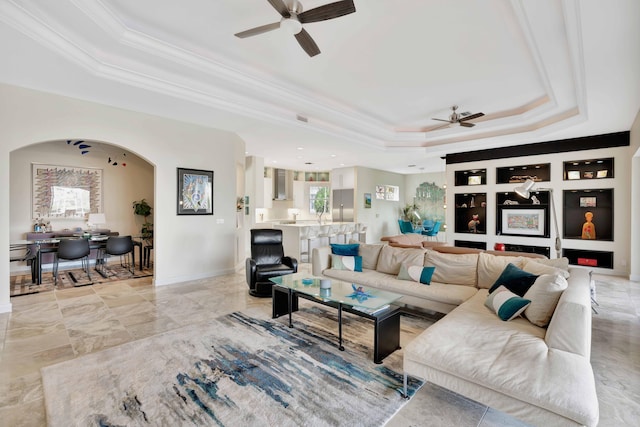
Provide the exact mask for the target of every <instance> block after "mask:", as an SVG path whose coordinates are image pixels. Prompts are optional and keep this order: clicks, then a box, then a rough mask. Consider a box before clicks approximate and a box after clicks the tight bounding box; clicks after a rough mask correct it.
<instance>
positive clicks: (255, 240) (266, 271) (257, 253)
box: [246, 228, 298, 297]
mask: <svg viewBox="0 0 640 427" xmlns="http://www.w3.org/2000/svg"><path fill="white" fill-rule="evenodd" d="M297 271H298V260H296V259H295V258H292V257H288V256H285V255H284V248H283V247H282V230H274V229H271V228H264V229H253V230H251V258H247V261H246V273H247V284H248V285H249V294H250V295H253V296H255V297H270V296H271V287H272V286H273V282H271V281H270V280H269V279H271V278H272V277H277V276H282V275H285V274H292V273H296V272H297Z"/></svg>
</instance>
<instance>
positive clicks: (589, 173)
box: [584, 171, 593, 179]
mask: <svg viewBox="0 0 640 427" xmlns="http://www.w3.org/2000/svg"><path fill="white" fill-rule="evenodd" d="M584 177H585V178H586V179H591V178H593V171H585V173H584Z"/></svg>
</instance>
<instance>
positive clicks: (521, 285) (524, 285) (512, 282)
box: [489, 263, 538, 297]
mask: <svg viewBox="0 0 640 427" xmlns="http://www.w3.org/2000/svg"><path fill="white" fill-rule="evenodd" d="M537 278H538V276H536V275H534V274H531V273H527V272H526V271H524V270H521V269H519V268H518V267H516V266H515V265H513V264H511V263H509V264H508V265H507V266H506V267H505V269H504V270H503V271H502V274H501V275H500V277H498V280H496V283H494V284H493V286H492V287H491V289H489V293H490V294H491V293H493V291H495V290H496V289H498V288H499V287H500V286H504V287H505V288H507V289H509V290H510V291H511V292H513V293H515V294H516V295H518V296H521V297H522V296H524V294H525V293H527V291H528V290H529V288H530V287H531V285H533V282H535V281H536V279H537Z"/></svg>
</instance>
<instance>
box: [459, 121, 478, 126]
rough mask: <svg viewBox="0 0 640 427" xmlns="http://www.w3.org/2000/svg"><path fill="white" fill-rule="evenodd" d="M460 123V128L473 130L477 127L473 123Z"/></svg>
mask: <svg viewBox="0 0 640 427" xmlns="http://www.w3.org/2000/svg"><path fill="white" fill-rule="evenodd" d="M458 123H460V126H462V127H465V128H472V127H474V126H475V124H473V123H467V122H462V121H458Z"/></svg>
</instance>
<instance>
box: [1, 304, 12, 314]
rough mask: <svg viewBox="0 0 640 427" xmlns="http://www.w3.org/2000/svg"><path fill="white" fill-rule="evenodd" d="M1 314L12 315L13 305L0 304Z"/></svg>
mask: <svg viewBox="0 0 640 427" xmlns="http://www.w3.org/2000/svg"><path fill="white" fill-rule="evenodd" d="M0 313H11V303H7V304H0Z"/></svg>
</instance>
